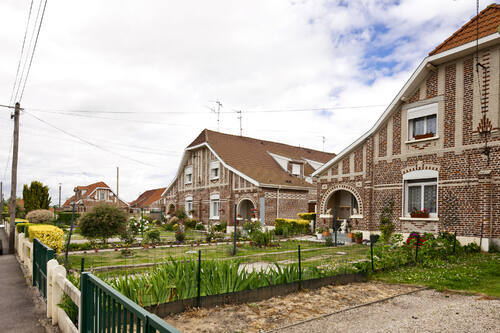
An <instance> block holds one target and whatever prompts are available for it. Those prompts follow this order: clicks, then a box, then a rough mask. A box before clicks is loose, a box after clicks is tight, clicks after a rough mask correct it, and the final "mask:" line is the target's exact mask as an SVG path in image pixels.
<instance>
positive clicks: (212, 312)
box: [165, 282, 418, 333]
mask: <svg viewBox="0 0 500 333" xmlns="http://www.w3.org/2000/svg"><path fill="white" fill-rule="evenodd" d="M416 289H418V287H415V286H403V285H388V284H383V283H373V282H370V283H353V284H348V285H342V286H326V287H323V288H320V289H316V290H310V291H302V292H298V293H294V294H290V295H286V296H280V297H274V298H271V299H268V300H264V301H260V302H255V303H246V304H239V305H226V306H220V307H215V308H211V309H192V310H189V311H185V312H183V313H180V314H175V315H171V316H169V317H167V318H165V320H166V321H167V322H168V323H170V324H171V325H173V326H174V327H175V328H177V329H178V330H180V331H181V332H200V333H201V332H207V333H208V332H261V331H268V330H272V329H275V328H278V327H282V326H285V325H289V324H292V323H295V322H300V321H303V320H307V319H311V318H315V317H317V316H320V315H322V314H326V313H330V312H333V311H336V310H341V309H344V308H347V307H351V306H355V305H360V304H364V303H369V302H373V301H376V300H380V299H384V298H387V297H390V296H395V295H399V294H402V293H405V292H409V291H411V290H416Z"/></svg>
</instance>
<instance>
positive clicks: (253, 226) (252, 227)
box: [243, 221, 262, 235]
mask: <svg viewBox="0 0 500 333" xmlns="http://www.w3.org/2000/svg"><path fill="white" fill-rule="evenodd" d="M243 230H245V231H246V232H247V234H249V235H250V234H251V233H252V232H254V231H256V230H262V226H261V224H260V221H255V222H250V221H247V222H245V223H243Z"/></svg>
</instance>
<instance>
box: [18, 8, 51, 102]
mask: <svg viewBox="0 0 500 333" xmlns="http://www.w3.org/2000/svg"><path fill="white" fill-rule="evenodd" d="M40 5H41V2H40ZM46 7H47V0H45V3H44V5H43V12H42V17H41V18H40V24H39V25H38V31H37V33H36V39H35V45H34V46H33V51H32V52H31V59H30V65H29V66H28V72H27V73H26V78H25V79H24V84H23V90H22V91H21V96H20V97H19V101H21V100H22V99H23V95H24V88H26V82H27V81H28V77H29V75H30V69H31V63H32V62H33V57H34V55H35V50H36V46H37V44H38V37H39V36H40V30H41V29H42V24H43V17H44V15H45V8H46Z"/></svg>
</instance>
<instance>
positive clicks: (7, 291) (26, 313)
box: [0, 228, 46, 333]
mask: <svg viewBox="0 0 500 333" xmlns="http://www.w3.org/2000/svg"><path fill="white" fill-rule="evenodd" d="M0 237H1V239H2V242H3V243H4V253H6V250H7V249H6V248H5V244H7V237H6V235H5V232H4V230H3V228H0ZM39 302H40V301H39V300H37V299H36V297H34V293H33V290H31V289H30V288H29V287H28V285H27V284H26V280H25V278H24V274H23V272H22V270H21V267H20V266H19V263H18V262H17V260H16V257H15V256H14V255H13V254H8V255H2V256H0V331H1V332H5V333H10V332H12V333H18V332H19V333H24V332H33V333H39V332H40V333H41V332H44V333H45V332H46V329H45V328H44V326H43V324H42V322H43V320H44V319H45V313H44V310H43V308H42V307H41V306H37V305H36V304H37V303H39ZM45 321H46V319H45Z"/></svg>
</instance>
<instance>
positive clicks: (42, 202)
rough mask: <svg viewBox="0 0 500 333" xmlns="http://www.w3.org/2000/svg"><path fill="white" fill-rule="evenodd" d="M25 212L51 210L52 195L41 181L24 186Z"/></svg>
mask: <svg viewBox="0 0 500 333" xmlns="http://www.w3.org/2000/svg"><path fill="white" fill-rule="evenodd" d="M23 199H24V210H25V212H26V213H29V212H31V211H32V210H37V209H49V206H50V201H51V198H50V195H49V187H48V186H44V185H43V184H42V183H41V182H39V181H36V180H34V181H32V182H31V185H30V186H29V187H28V185H26V184H25V185H24V186H23Z"/></svg>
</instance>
